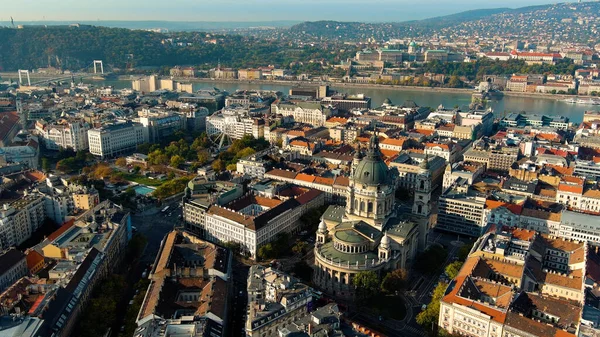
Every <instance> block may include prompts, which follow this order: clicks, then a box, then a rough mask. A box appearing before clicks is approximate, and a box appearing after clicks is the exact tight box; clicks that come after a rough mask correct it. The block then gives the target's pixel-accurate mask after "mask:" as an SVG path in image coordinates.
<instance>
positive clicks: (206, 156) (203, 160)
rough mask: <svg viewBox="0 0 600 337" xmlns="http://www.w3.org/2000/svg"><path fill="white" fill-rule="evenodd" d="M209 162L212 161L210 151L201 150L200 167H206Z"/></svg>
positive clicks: (199, 156) (199, 155) (199, 154)
mask: <svg viewBox="0 0 600 337" xmlns="http://www.w3.org/2000/svg"><path fill="white" fill-rule="evenodd" d="M209 160H210V154H209V153H208V151H206V150H200V151H199V152H198V163H199V164H200V165H204V164H206V163H208V161H209Z"/></svg>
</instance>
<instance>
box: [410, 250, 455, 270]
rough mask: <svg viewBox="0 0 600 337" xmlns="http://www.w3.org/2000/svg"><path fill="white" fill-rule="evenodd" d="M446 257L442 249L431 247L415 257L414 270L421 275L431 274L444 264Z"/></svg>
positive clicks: (445, 252) (446, 254) (446, 253)
mask: <svg viewBox="0 0 600 337" xmlns="http://www.w3.org/2000/svg"><path fill="white" fill-rule="evenodd" d="M447 256H448V252H447V251H446V250H445V249H444V248H442V247H440V246H438V245H432V246H431V247H429V248H427V250H425V251H424V252H423V254H420V255H419V256H418V257H417V260H416V262H415V269H416V270H418V271H420V272H422V273H432V272H434V271H436V270H437V269H438V268H439V267H440V266H441V265H442V263H444V261H445V260H446V257H447Z"/></svg>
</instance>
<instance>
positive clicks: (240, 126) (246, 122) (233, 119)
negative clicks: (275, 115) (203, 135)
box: [206, 107, 265, 139]
mask: <svg viewBox="0 0 600 337" xmlns="http://www.w3.org/2000/svg"><path fill="white" fill-rule="evenodd" d="M206 132H207V133H208V135H209V136H210V135H217V134H224V135H226V136H228V137H231V138H232V139H241V138H242V137H244V135H252V136H253V137H254V138H257V139H258V138H262V137H264V136H265V121H264V120H263V119H259V118H253V117H250V116H249V111H248V109H246V108H243V107H227V108H224V109H223V110H221V111H220V112H218V113H215V114H213V115H211V116H208V117H207V118H206Z"/></svg>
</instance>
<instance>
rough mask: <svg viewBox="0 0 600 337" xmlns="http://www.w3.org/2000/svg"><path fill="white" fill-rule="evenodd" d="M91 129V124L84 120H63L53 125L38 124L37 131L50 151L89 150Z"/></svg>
mask: <svg viewBox="0 0 600 337" xmlns="http://www.w3.org/2000/svg"><path fill="white" fill-rule="evenodd" d="M89 129H90V126H89V124H88V123H86V122H84V121H82V120H66V119H61V120H58V121H57V122H56V123H52V124H43V123H40V122H39V121H38V122H36V130H37V131H38V133H39V134H40V136H41V138H42V141H43V142H44V146H46V149H49V150H59V149H72V150H73V151H81V150H87V149H88V135H87V131H88V130H89Z"/></svg>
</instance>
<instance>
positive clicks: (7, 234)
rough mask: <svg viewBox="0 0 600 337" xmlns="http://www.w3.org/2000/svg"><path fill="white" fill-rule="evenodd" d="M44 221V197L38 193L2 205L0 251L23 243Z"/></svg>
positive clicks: (0, 214) (0, 212)
mask: <svg viewBox="0 0 600 337" xmlns="http://www.w3.org/2000/svg"><path fill="white" fill-rule="evenodd" d="M45 219H46V209H45V203H44V197H43V196H42V195H41V194H40V193H32V194H28V195H25V196H23V197H21V198H20V199H18V200H16V201H13V202H12V203H10V204H4V205H3V207H2V210H1V211H0V249H8V248H9V247H13V246H18V245H20V244H21V243H23V242H25V240H27V239H29V237H31V235H32V234H33V232H35V231H36V230H37V229H38V228H39V227H40V226H41V225H42V223H43V222H44V220H45Z"/></svg>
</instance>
